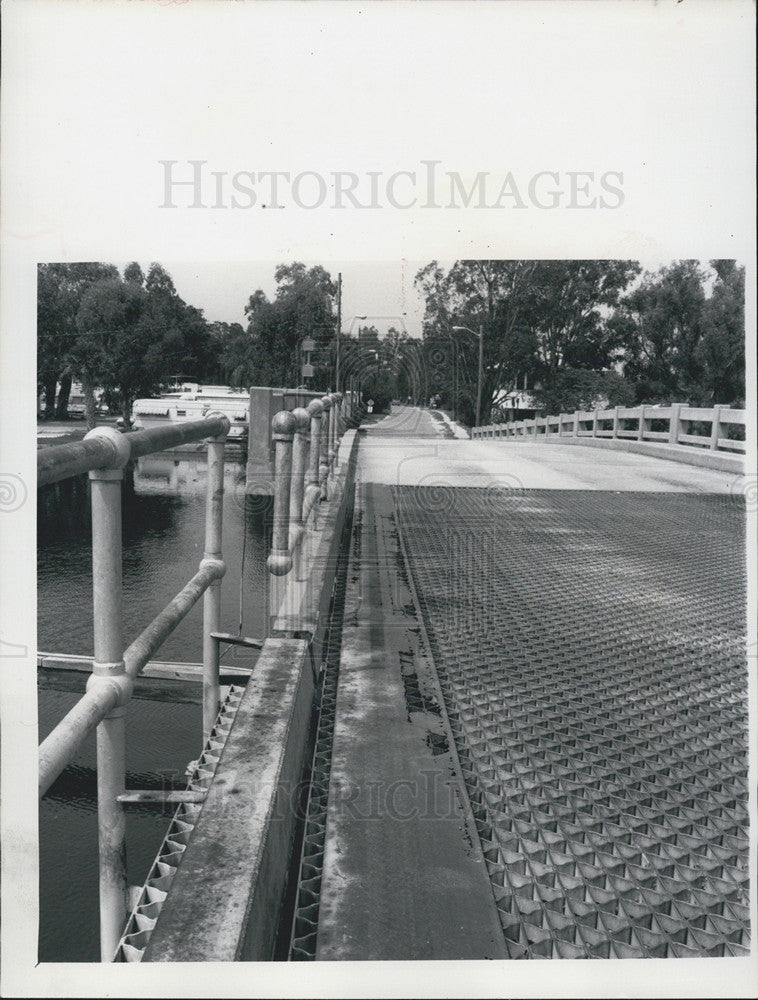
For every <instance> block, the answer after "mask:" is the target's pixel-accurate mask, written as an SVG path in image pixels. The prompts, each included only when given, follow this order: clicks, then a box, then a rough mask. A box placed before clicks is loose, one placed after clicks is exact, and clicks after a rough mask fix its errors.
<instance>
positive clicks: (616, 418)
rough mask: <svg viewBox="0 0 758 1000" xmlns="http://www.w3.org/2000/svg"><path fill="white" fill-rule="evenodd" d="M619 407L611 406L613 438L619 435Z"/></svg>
mask: <svg viewBox="0 0 758 1000" xmlns="http://www.w3.org/2000/svg"><path fill="white" fill-rule="evenodd" d="M620 409H621V407H620V406H614V407H613V436H614V438H617V437H618V436H619V422H620V418H619V410H620Z"/></svg>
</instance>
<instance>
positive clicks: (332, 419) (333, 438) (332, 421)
mask: <svg viewBox="0 0 758 1000" xmlns="http://www.w3.org/2000/svg"><path fill="white" fill-rule="evenodd" d="M329 398H330V399H331V401H332V405H331V408H330V410H329V475H330V476H331V475H332V474H333V473H334V463H335V459H336V457H337V417H338V414H339V400H338V399H337V393H336V392H330V393H329Z"/></svg>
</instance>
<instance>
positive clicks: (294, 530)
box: [289, 406, 310, 551]
mask: <svg viewBox="0 0 758 1000" xmlns="http://www.w3.org/2000/svg"><path fill="white" fill-rule="evenodd" d="M292 416H293V417H294V418H295V441H294V444H293V446H292V483H291V486H290V508H289V510H290V525H289V548H290V550H291V551H294V549H295V546H296V545H297V544H298V542H299V541H300V539H301V538H302V536H303V532H304V531H305V528H304V527H303V506H304V499H305V477H306V476H307V474H308V445H309V442H310V417H309V415H308V411H307V410H306V409H304V408H303V407H302V406H298V407H297V409H295V410H293V411H292Z"/></svg>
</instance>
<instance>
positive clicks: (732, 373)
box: [696, 260, 745, 408]
mask: <svg viewBox="0 0 758 1000" xmlns="http://www.w3.org/2000/svg"><path fill="white" fill-rule="evenodd" d="M711 267H712V268H713V270H714V271H715V273H716V281H715V283H714V286H713V291H712V292H711V296H710V298H709V299H707V300H706V302H705V304H704V308H703V322H702V330H703V335H702V339H701V341H700V343H699V345H698V347H697V349H696V357H697V362H698V363H699V365H700V367H701V370H702V381H701V387H700V392H699V398H698V399H697V402H700V403H701V404H702V405H705V406H713V405H714V404H717V403H725V404H728V405H731V406H737V407H740V408H742V407H744V405H745V268H744V267H742V266H741V265H739V264H737V262H736V261H734V260H712V261H711Z"/></svg>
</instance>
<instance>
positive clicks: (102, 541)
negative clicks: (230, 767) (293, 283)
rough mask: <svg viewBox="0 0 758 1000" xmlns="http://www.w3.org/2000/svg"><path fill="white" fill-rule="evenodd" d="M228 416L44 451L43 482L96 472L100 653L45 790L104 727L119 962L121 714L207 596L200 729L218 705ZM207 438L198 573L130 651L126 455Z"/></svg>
mask: <svg viewBox="0 0 758 1000" xmlns="http://www.w3.org/2000/svg"><path fill="white" fill-rule="evenodd" d="M229 426H230V424H229V419H228V418H227V417H226V416H224V415H223V414H220V413H212V414H209V415H208V416H207V417H206V418H205V419H204V420H195V421H191V422H187V423H185V424H181V425H176V426H170V427H165V428H152V429H150V430H146V431H134V432H131V433H129V434H120V433H119V432H118V431H116V430H114V429H113V428H107V427H99V428H95V429H94V430H93V431H90V432H89V434H87V436H86V437H85V439H84V440H83V441H78V442H75V443H73V444H63V445H57V446H53V447H52V448H47V449H43V450H42V451H40V452H39V453H38V458H37V471H38V485H40V486H44V485H47V484H49V483H56V482H60V481H61V480H63V479H67V478H70V477H71V476H75V475H79V474H81V473H83V472H89V477H90V481H91V486H92V577H93V622H94V647H95V648H94V654H95V655H94V659H93V664H92V674H91V675H90V677H89V679H88V681H87V690H86V692H85V694H84V695H83V696H82V697H81V698H80V700H79V701H78V702H77V704H76V705H75V706H74V708H73V709H72V710H71V711H70V712H69V713H68V714H67V715H66V716H65V717H64V718H63V719H62V720H61V722H59V723H58V725H57V726H56V727H55V729H53V731H52V732H51V733H50V734H49V735H48V737H47V738H46V739H45V740H44V741H43V743H42V745H41V746H40V750H39V758H40V795H44V793H45V792H46V791H47V790H48V788H49V787H50V785H51V784H52V782H53V781H55V779H56V778H57V777H58V775H59V774H60V773H61V771H62V770H63V769H64V767H65V766H66V765H67V764H69V763H70V762H71V761H72V760H73V758H74V756H75V754H76V752H77V750H78V748H79V746H80V745H81V743H82V741H83V740H84V739H85V738H86V736H87V735H88V734H89V733H90V732H92V730H93V729H94V728H95V727H97V787H98V791H97V798H98V838H99V839H98V846H99V863H100V955H101V960H102V961H106V962H109V961H113V959H114V957H115V954H116V949H117V947H118V943H119V940H120V938H121V934H122V932H123V929H124V926H125V924H126V919H127V887H126V865H125V832H126V827H125V814H124V806H123V795H124V793H125V792H126V788H125V781H126V753H125V750H126V734H125V726H124V722H125V720H124V713H125V709H126V705H127V704H128V703H129V700H130V698H131V695H132V689H133V686H134V680H135V678H136V677H137V676H138V675H139V673H140V671H141V670H142V668H143V667H144V666H145V664H146V663H147V662H148V661H149V659H150V657H151V656H152V655H153V653H154V652H155V651H156V650H157V649H158V648H159V647H160V645H161V644H162V643H163V641H164V640H165V639H166V638H167V636H168V635H170V634H171V632H172V631H173V630H174V629H175V628H176V626H177V625H178V624H179V622H180V621H182V619H183V618H184V617H185V616H186V615H187V614H188V612H189V611H190V609H191V608H192V607H193V606H194V605H195V604H196V603H197V601H198V600H199V599H200V597H201V596H204V608H203V736H204V741H205V740H207V738H208V736H209V734H210V732H211V729H212V727H213V723H214V720H215V718H216V716H217V714H218V710H219V639H218V634H219V630H220V617H221V604H220V584H221V578H222V577H223V575H224V573H225V572H226V565H225V563H224V560H223V556H222V552H221V537H222V516H223V494H224V447H225V444H226V435H227V433H228V431H229ZM204 439H207V441H208V485H207V503H206V520H205V547H204V552H203V558H202V560H201V562H200V567H199V569H198V572H197V573H196V574H195V575H194V576H193V577H192V579H191V580H189V581H188V583H187V584H185V586H184V587H183V588H182V590H181V591H180V592H179V593H178V594H177V595H176V597H175V598H174V599H173V600H172V601H171V602H170V603H169V604H168V605H167V606H166V607H165V608H164V609H163V610H162V611H161V612H160V613H159V614H158V615H157V616H156V618H155V619H154V620H153V621H152V622H151V623H150V624H149V625H148V626H147V628H146V629H145V630H144V631H143V632H142V633H141V635H140V636H138V638H137V639H135V641H134V642H133V643H132V644H131V645H130V646H129V647H128V649H126V650H125V649H124V646H123V638H122V588H121V573H122V553H121V481H122V479H123V469H124V467H125V466H126V465H127V463H128V462H129V461H130V460H131V459H133V458H138V457H141V456H143V455H149V454H151V453H152V452H156V451H162V450H164V449H166V448H172V447H176V446H177V445H180V444H186V443H189V442H193V441H202V440H204Z"/></svg>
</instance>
